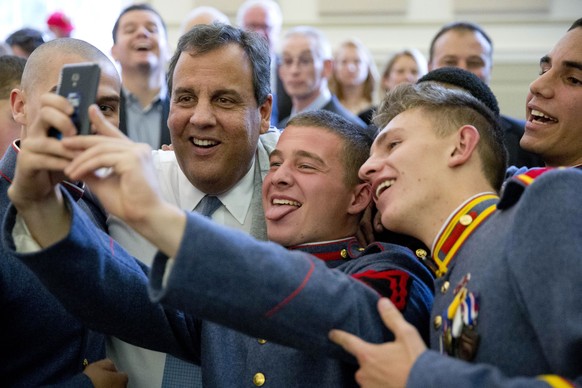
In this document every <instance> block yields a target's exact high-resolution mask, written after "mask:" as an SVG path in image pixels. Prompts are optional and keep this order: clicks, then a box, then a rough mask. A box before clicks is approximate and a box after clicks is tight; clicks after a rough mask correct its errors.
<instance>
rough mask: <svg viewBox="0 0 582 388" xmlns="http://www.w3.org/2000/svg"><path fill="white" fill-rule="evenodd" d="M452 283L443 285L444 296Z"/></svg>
mask: <svg viewBox="0 0 582 388" xmlns="http://www.w3.org/2000/svg"><path fill="white" fill-rule="evenodd" d="M450 285H451V283H449V282H448V281H446V282H444V283H443V285H442V286H441V292H442V293H443V294H444V293H446V292H447V291H448V290H449V287H450Z"/></svg>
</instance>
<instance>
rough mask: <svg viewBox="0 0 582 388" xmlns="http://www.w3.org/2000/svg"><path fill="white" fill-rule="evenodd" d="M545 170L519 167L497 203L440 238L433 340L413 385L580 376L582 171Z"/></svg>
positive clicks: (581, 379) (459, 220)
mask: <svg viewBox="0 0 582 388" xmlns="http://www.w3.org/2000/svg"><path fill="white" fill-rule="evenodd" d="M544 170H545V169H539V170H531V171H530V172H529V173H528V174H525V175H518V176H515V177H513V178H512V179H511V181H509V182H508V183H507V185H506V187H505V190H504V193H503V196H502V198H501V200H500V201H499V203H498V204H497V206H496V207H497V209H495V205H494V206H493V209H491V208H488V207H487V206H481V205H482V204H485V203H486V201H485V202H481V204H476V205H475V206H474V207H473V206H468V208H467V209H465V210H463V211H461V212H460V213H459V214H457V215H455V217H454V218H453V219H452V220H451V226H452V227H451V229H450V233H449V234H446V233H445V235H442V236H440V237H441V239H440V240H437V241H439V243H437V244H436V245H435V247H436V248H435V252H433V258H435V257H436V259H435V262H437V261H440V262H441V267H440V275H441V276H440V278H438V279H437V281H436V284H435V290H436V294H435V302H434V307H433V312H432V317H431V320H432V322H431V334H430V336H431V349H432V350H431V351H427V352H425V353H423V355H421V357H420V358H419V359H418V360H417V362H416V363H415V364H414V366H413V368H412V371H411V374H410V378H409V381H408V386H409V387H445V386H448V387H498V386H501V387H536V386H539V387H547V386H548V383H551V385H552V386H556V387H557V386H569V385H567V384H574V382H575V383H576V385H580V384H582V358H581V355H582V282H581V281H580V279H582V262H581V261H580V254H579V253H580V252H582V196H580V191H581V190H582V172H581V171H579V170H576V169H561V170H552V171H548V172H544V173H543V174H541V175H539V176H538V177H537V178H536V175H537V174H538V173H540V172H543V171H544ZM534 178H535V179H534ZM477 202H479V201H477ZM493 202H496V201H495V200H494V201H493ZM490 203H491V201H489V204H490ZM477 205H478V206H477ZM479 206H481V209H479ZM487 209H489V210H493V211H492V212H491V213H490V214H489V215H488V216H487V215H486V213H487V211H488V210H487ZM461 213H462V214H461ZM467 216H469V217H467ZM482 216H484V220H482V221H480V218H481V217H482ZM479 222H480V224H479V225H478V226H477V227H476V228H475V229H473V230H472V231H471V228H473V227H474V225H472V224H473V223H479ZM455 224H456V225H455ZM466 231H468V232H467V233H465V232H466ZM455 243H459V245H458V246H455ZM457 248H458V250H456V249H457ZM455 250H456V253H455ZM451 252H452V253H451ZM445 260H450V261H449V262H448V263H444V261H445ZM433 264H434V262H433ZM439 352H442V353H448V354H449V357H446V356H442V355H439ZM459 359H464V360H466V361H469V362H466V361H461V360H459ZM548 375H549V376H548ZM544 376H545V377H544ZM568 381H569V383H568ZM559 383H561V384H566V385H559Z"/></svg>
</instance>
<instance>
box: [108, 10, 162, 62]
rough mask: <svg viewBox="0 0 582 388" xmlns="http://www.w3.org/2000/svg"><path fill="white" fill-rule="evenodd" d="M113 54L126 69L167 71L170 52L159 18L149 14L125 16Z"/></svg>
mask: <svg viewBox="0 0 582 388" xmlns="http://www.w3.org/2000/svg"><path fill="white" fill-rule="evenodd" d="M111 54H112V56H113V58H114V59H115V60H116V61H118V62H119V63H120V65H121V67H122V68H127V69H131V68H136V69H147V70H149V69H160V70H164V67H165V65H166V63H167V61H168V55H169V52H168V43H167V37H166V31H165V29H164V25H163V24H162V21H161V20H160V18H159V16H158V15H156V14H155V13H154V12H152V11H148V10H133V11H129V12H127V13H125V14H124V15H123V16H121V18H120V19H119V27H118V30H117V33H116V41H115V43H114V44H113V47H112V48H111Z"/></svg>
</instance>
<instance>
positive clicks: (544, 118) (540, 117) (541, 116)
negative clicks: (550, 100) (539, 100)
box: [530, 109, 558, 124]
mask: <svg viewBox="0 0 582 388" xmlns="http://www.w3.org/2000/svg"><path fill="white" fill-rule="evenodd" d="M530 121H531V122H533V123H540V124H547V123H557V122H558V119H556V118H555V117H552V116H549V115H547V114H545V113H544V112H541V111H539V110H537V109H532V110H531V119H530Z"/></svg>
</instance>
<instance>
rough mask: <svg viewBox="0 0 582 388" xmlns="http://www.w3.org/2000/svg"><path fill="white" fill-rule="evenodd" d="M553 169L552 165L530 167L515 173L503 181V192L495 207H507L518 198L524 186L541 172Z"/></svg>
mask: <svg viewBox="0 0 582 388" xmlns="http://www.w3.org/2000/svg"><path fill="white" fill-rule="evenodd" d="M550 170H554V168H552V167H539V168H532V169H531V170H528V171H526V172H525V173H523V174H519V175H515V176H513V177H511V178H509V180H508V181H507V182H506V183H505V188H504V189H503V194H502V196H501V199H500V201H499V203H498V204H497V208H498V209H500V210H503V209H508V208H510V207H511V206H513V205H515V203H516V202H517V201H518V200H519V198H520V197H521V195H522V194H523V192H524V191H525V189H526V188H528V187H529V186H530V185H531V184H532V183H534V181H535V180H536V179H537V178H538V177H539V176H540V175H542V174H544V173H546V172H548V171H550Z"/></svg>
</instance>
